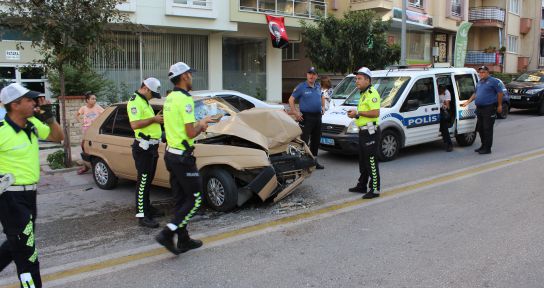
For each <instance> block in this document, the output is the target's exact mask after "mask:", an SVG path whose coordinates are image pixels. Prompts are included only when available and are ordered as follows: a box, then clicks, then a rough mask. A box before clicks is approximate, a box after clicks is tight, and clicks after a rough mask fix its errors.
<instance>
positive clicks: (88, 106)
mask: <svg viewBox="0 0 544 288" xmlns="http://www.w3.org/2000/svg"><path fill="white" fill-rule="evenodd" d="M102 112H104V108H102V107H101V106H100V105H98V104H97V103H96V95H95V94H94V93H92V92H85V105H83V106H81V108H79V110H78V111H77V113H76V119H77V121H78V122H79V123H80V124H81V151H83V136H84V135H85V132H86V131H87V129H89V127H90V126H91V124H92V123H93V121H94V120H95V119H96V118H97V117H98V116H99V115H100V114H102ZM90 167H91V164H90V163H88V162H85V161H83V167H81V168H80V169H79V170H78V171H77V174H83V173H85V172H87V171H89V168H90Z"/></svg>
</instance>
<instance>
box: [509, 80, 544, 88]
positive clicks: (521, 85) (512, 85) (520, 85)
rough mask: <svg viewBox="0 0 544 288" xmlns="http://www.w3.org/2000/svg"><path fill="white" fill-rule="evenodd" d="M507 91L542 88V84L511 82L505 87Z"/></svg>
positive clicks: (543, 86)
mask: <svg viewBox="0 0 544 288" xmlns="http://www.w3.org/2000/svg"><path fill="white" fill-rule="evenodd" d="M505 86H506V88H507V89H530V88H544V83H541V82H518V81H512V82H510V83H508V84H506V85H505Z"/></svg>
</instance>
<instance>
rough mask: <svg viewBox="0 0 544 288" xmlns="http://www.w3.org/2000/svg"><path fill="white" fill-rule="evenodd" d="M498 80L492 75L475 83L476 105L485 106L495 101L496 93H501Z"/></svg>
mask: <svg viewBox="0 0 544 288" xmlns="http://www.w3.org/2000/svg"><path fill="white" fill-rule="evenodd" d="M499 83H500V82H499V80H497V79H496V78H494V77H491V76H489V77H487V78H486V79H480V81H479V82H478V84H476V100H475V101H474V104H476V106H486V105H492V104H496V103H497V94H499V93H502V89H501V86H500V84H499Z"/></svg>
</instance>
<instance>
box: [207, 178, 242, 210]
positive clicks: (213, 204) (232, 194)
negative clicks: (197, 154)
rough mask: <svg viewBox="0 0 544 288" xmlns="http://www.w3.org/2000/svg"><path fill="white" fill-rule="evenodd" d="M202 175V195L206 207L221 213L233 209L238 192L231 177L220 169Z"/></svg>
mask: <svg viewBox="0 0 544 288" xmlns="http://www.w3.org/2000/svg"><path fill="white" fill-rule="evenodd" d="M203 174H204V177H203V178H204V194H205V198H206V203H207V204H208V206H209V207H210V208H212V209H214V210H216V211H221V212H227V211H230V210H232V209H234V208H235V207H236V204H237V202H238V190H237V189H236V183H235V182H234V178H233V177H232V175H231V174H230V173H229V172H228V171H226V170H225V169H221V168H213V169H210V170H208V171H205V172H204V173H203Z"/></svg>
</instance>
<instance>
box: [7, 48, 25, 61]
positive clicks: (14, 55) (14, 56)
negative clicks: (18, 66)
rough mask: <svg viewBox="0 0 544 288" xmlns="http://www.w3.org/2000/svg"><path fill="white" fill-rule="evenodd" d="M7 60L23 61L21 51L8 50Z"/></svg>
mask: <svg viewBox="0 0 544 288" xmlns="http://www.w3.org/2000/svg"><path fill="white" fill-rule="evenodd" d="M6 60H21V51H19V50H6Z"/></svg>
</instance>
